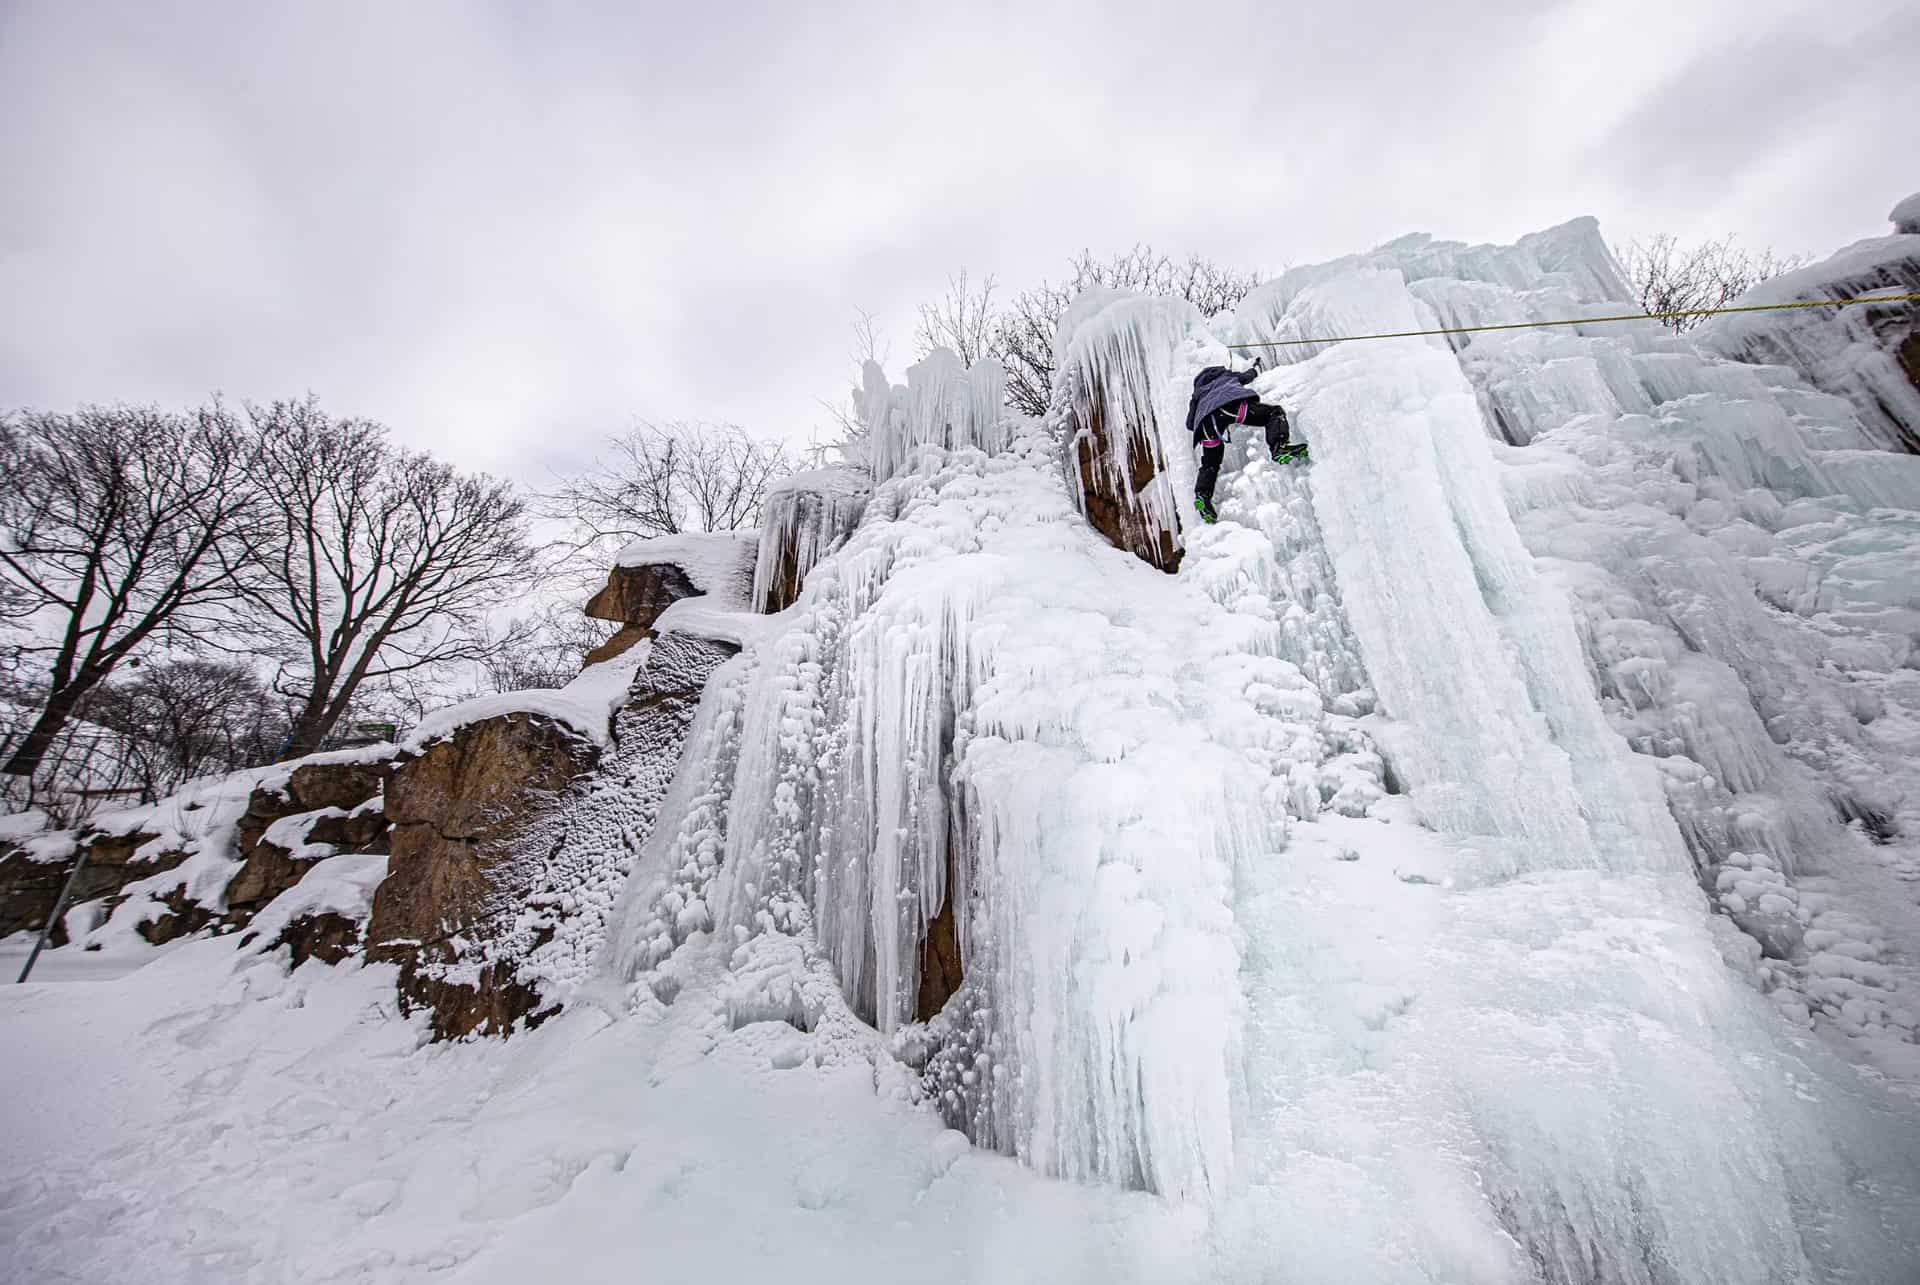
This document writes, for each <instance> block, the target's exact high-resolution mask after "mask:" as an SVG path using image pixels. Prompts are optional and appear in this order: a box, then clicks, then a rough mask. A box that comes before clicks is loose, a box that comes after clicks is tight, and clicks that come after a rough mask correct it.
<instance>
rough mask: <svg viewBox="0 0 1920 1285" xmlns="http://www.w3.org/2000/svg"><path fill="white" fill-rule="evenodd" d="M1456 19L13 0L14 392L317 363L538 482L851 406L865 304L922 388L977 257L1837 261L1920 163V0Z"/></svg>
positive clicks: (7, 183)
mask: <svg viewBox="0 0 1920 1285" xmlns="http://www.w3.org/2000/svg"><path fill="white" fill-rule="evenodd" d="M1456 8H1458V9H1461V10H1465V9H1466V8H1467V6H1453V5H1447V4H1434V3H1430V2H1429V0H1386V2H1377V3H1374V4H1357V3H1351V2H1349V0H1324V2H1323V3H1316V4H1313V5H1300V4H1294V3H1266V4H1255V5H1251V6H1248V7H1246V8H1238V7H1236V6H1235V5H1233V4H1228V3H1221V2H1219V0H1216V2H1214V3H1209V4H1206V5H1191V4H1180V5H1171V4H1169V5H1135V4H1124V5H1123V4H1099V5H1096V4H1074V5H1057V6H1052V7H1050V8H1049V7H1047V6H1043V5H1040V4H1012V5H1004V6H1002V5H993V4H982V3H953V2H952V0H946V2H945V3H942V4H939V5H933V6H925V7H921V6H916V5H911V4H905V3H884V4H876V5H872V6H857V5H853V4H845V3H842V4H813V5H808V4H795V3H783V4H782V3H776V4H764V5H763V4H758V3H754V2H753V0H728V2H727V3H724V4H722V3H711V2H710V3H684V2H683V3H676V4H673V5H670V6H668V5H651V4H646V3H612V2H605V3H554V4H538V5H535V4H506V3H501V4H482V3H478V2H477V0H476V2H470V3H459V4H450V5H445V6H440V5H434V4H427V3H415V2H413V0H406V2H398V0H395V2H391V3H388V2H383V3H368V4H353V3H326V4H319V3H315V4H296V3H290V2H289V3H281V2H279V0H275V2H274V3H254V2H251V0H249V2H247V3H232V4H216V3H210V2H203V3H163V2H161V0H138V2H135V3H127V4H112V3H107V2H105V0H55V2H52V3H45V4H35V3H18V2H16V0H0V175H4V182H3V183H0V190H3V191H4V198H3V199H0V406H19V405H35V406H44V407H53V408H65V407H69V406H71V405H72V404H74V403H76V402H78V401H82V400H94V401H114V400H129V401H159V402H161V403H163V404H171V405H181V406H184V405H190V404H192V403H195V402H197V401H199V400H202V399H203V398H205V397H206V396H207V395H209V394H211V393H213V392H216V391H218V392H223V393H225V394H227V395H228V396H229V397H234V398H242V397H244V398H270V397H275V396H297V395H300V394H302V393H304V392H307V391H309V390H310V391H312V392H314V393H317V394H318V395H319V396H320V397H321V399H322V400H323V402H324V403H325V405H326V406H327V407H328V408H329V409H330V410H332V411H334V412H336V413H340V414H353V415H364V416H370V417H373V418H377V419H380V420H382V421H384V422H386V423H388V424H390V425H392V426H393V428H394V429H395V430H396V432H397V433H399V434H400V435H401V437H402V438H403V439H405V440H407V441H409V442H411V443H414V444H417V445H421V446H425V447H429V448H431V449H434V450H436V451H441V452H444V453H447V454H450V455H451V456H453V457H454V458H456V459H458V460H459V461H461V462H462V463H464V464H467V465H469V466H473V467H481V468H486V469H489V470H492V471H495V472H501V473H509V474H513V475H515V476H518V477H521V478H523V479H525V480H527V481H529V482H533V483H536V484H537V483H539V482H540V481H542V480H543V478H544V474H545V470H546V469H547V468H548V467H549V466H551V465H554V464H556V463H562V462H564V461H565V460H567V459H568V458H569V457H571V456H577V455H578V453H580V452H582V451H584V450H587V449H590V447H591V444H592V442H593V441H594V440H595V439H596V438H597V437H598V436H599V435H601V434H603V433H605V432H608V431H613V430H617V429H619V428H620V427H622V426H624V425H625V424H627V423H630V422H631V421H632V420H633V419H635V418H638V417H654V418H673V417H686V418H710V419H723V420H733V421H736V422H739V423H741V424H744V425H746V426H747V427H749V428H751V429H754V430H755V431H758V432H762V433H768V434H781V435H789V436H793V437H796V438H801V439H804V438H805V437H806V436H807V434H808V432H809V430H811V429H814V428H816V427H819V426H822V425H824V424H825V423H826V418H827V417H826V415H825V413H824V412H823V411H822V410H821V409H820V407H819V404H818V403H819V401H820V400H821V399H835V400H838V399H841V398H842V396H843V394H844V392H845V390H846V389H847V388H848V387H849V386H850V385H851V384H852V382H853V378H854V370H853V367H852V362H851V358H850V356H849V353H850V351H851V349H852V336H851V327H852V323H853V321H854V318H855V310H856V308H865V309H868V310H871V311H873V312H875V313H876V314H878V316H879V318H880V320H881V323H882V325H883V327H884V328H885V330H886V332H887V333H888V335H889V336H890V338H891V340H892V353H893V358H894V360H893V362H892V367H893V370H892V373H893V374H894V375H895V376H896V377H898V375H899V369H900V367H901V366H902V365H904V363H905V360H906V359H907V358H909V357H910V356H911V350H912V339H911V332H912V323H913V313H914V305H915V304H916V303H917V302H919V301H921V300H923V299H927V298H930V297H932V296H934V295H937V294H938V293H939V292H940V290H941V288H942V286H943V283H944V281H945V278H946V276H947V274H948V273H950V272H951V271H953V270H955V269H957V268H961V267H966V268H968V269H971V270H972V271H973V272H974V273H975V274H976V275H978V274H981V273H987V272H991V273H994V274H996V275H997V276H998V278H999V279H1000V281H1001V282H1002V283H1003V284H1004V285H1005V286H1007V287H1009V288H1018V287H1019V286H1022V285H1025V284H1029V283H1031V282H1032V281H1034V280H1035V279H1037V278H1040V277H1042V276H1047V275H1058V273H1059V270H1060V268H1061V266H1062V264H1063V263H1064V261H1065V259H1066V258H1067V256H1069V255H1071V254H1072V253H1074V252H1075V251H1077V250H1079V249H1080V248H1081V247H1083V246H1085V247H1090V248H1092V249H1093V250H1095V251H1096V252H1109V251H1113V250H1119V249H1124V248H1126V247H1127V246H1130V245H1132V244H1133V243H1135V242H1139V241H1144V242H1149V243H1151V244H1153V245H1154V246H1156V247H1159V248H1162V249H1166V250H1170V251H1176V252H1182V253H1184V252H1186V251H1190V250H1191V251H1198V252H1200V253H1203V254H1206V255H1209V256H1212V257H1215V258H1218V259H1220V260H1223V261H1226V262H1228V263H1232V264H1236V265H1248V266H1253V267H1268V268H1271V267H1277V266H1279V265H1281V264H1284V263H1289V262H1291V263H1306V262H1312V261H1314V260H1317V259H1323V258H1329V257H1332V256H1334V255H1338V254H1342V253H1347V252H1350V251H1354V250H1359V249H1364V248H1366V247H1368V246H1370V245H1374V244H1377V243H1379V242H1381V241H1384V240H1387V239H1390V238H1392V237H1395V236H1398V235H1400V234H1402V233H1406V232H1410V231H1430V232H1433V233H1435V234H1436V235H1440V236H1445V237H1454V238H1463V239H1468V240H1511V239H1512V238H1513V237H1515V236H1517V235H1519V234H1521V233H1524V232H1528V231H1531V230H1534V229H1536V228H1539V227H1543V226H1547V225H1550V224H1553V223H1557V222H1560V221H1562V220H1564V219H1567V218H1570V217H1573V216H1575V215H1579V214H1594V215H1597V216H1598V217H1599V218H1600V220H1601V223H1602V226H1603V228H1604V229H1605V230H1606V231H1607V232H1608V234H1609V235H1610V236H1611V237H1612V238H1613V239H1614V240H1615V241H1616V242H1619V241H1624V240H1627V239H1631V238H1632V237H1634V236H1637V235H1645V234H1647V233H1651V232H1656V231H1663V230H1665V231H1672V232H1675V233H1678V234H1680V235H1682V236H1684V237H1694V236H1699V235H1703V234H1712V233H1720V232H1736V233H1738V234H1740V236H1741V238H1742V239H1743V240H1744V241H1746V242H1747V243H1750V244H1753V245H1771V246H1775V247H1777V248H1779V249H1782V250H1789V251H1792V250H1808V251H1817V252H1819V253H1821V254H1823V255H1824V254H1825V253H1826V252H1828V251H1830V250H1832V249H1834V248H1836V247H1838V246H1839V245H1841V244H1844V243H1846V242H1848V241H1851V240H1854V239H1857V238H1859V237H1862V236H1871V235H1880V234H1882V233H1884V232H1885V231H1887V225H1886V223H1885V221H1884V217H1883V216H1884V214H1885V212H1886V210H1887V209H1888V208H1889V207H1890V206H1891V205H1892V204H1893V202H1894V201H1895V200H1896V199H1898V198H1899V197H1901V196H1903V195H1905V194H1906V193H1907V192H1909V191H1912V190H1914V189H1915V188H1920V148H1917V147H1916V143H1915V135H1914V121H1915V120H1916V119H1917V118H1920V91H1916V80H1915V73H1914V56H1915V53H1916V51H1920V5H1914V4H1912V3H1911V2H1910V0H1886V2H1884V3H1883V2H1882V0H1816V2H1814V3H1789V2H1787V0H1599V2H1595V3H1588V2H1586V0H1581V2H1579V3H1574V2H1566V3H1557V4H1556V3H1546V2H1543V0H1480V3H1478V4H1476V5H1474V6H1472V11H1473V12H1474V13H1475V14H1476V15H1477V16H1476V18H1475V19H1474V20H1473V21H1472V22H1471V23H1469V22H1464V21H1462V20H1460V19H1457V18H1454V17H1450V16H1447V13H1446V11H1451V10H1454V9H1456ZM1043 9H1044V10H1045V12H1041V11H1042V10H1043Z"/></svg>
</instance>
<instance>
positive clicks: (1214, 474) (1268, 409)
mask: <svg viewBox="0 0 1920 1285" xmlns="http://www.w3.org/2000/svg"><path fill="white" fill-rule="evenodd" d="M1225 414H1226V415H1227V416H1228V417H1230V416H1231V414H1232V411H1231V410H1229V411H1227V412H1225ZM1238 424H1252V425H1255V426H1256V427H1259V428H1264V429H1265V430H1266V431H1267V454H1269V455H1272V454H1273V453H1274V452H1275V451H1278V450H1279V449H1280V448H1281V447H1282V446H1285V445H1286V444H1287V440H1288V437H1287V413H1286V412H1285V411H1283V410H1281V409H1280V408H1279V407H1278V406H1269V405H1267V404H1266V403H1265V402H1249V403H1247V417H1246V418H1245V419H1243V420H1240V421H1238ZM1227 426H1228V427H1237V424H1236V423H1234V422H1233V421H1232V420H1231V419H1230V418H1229V421H1228V425H1227ZM1212 431H1214V432H1218V431H1219V430H1218V429H1214V430H1212ZM1206 435H1207V434H1206V433H1205V432H1201V433H1196V434H1194V438H1195V440H1196V441H1198V440H1201V439H1203V438H1204V437H1205V436H1206ZM1226 456H1227V448H1226V445H1225V443H1224V442H1216V444H1215V445H1213V446H1202V447H1201V448H1200V475H1199V477H1197V478H1196V479H1195V480H1194V486H1193V493H1194V494H1195V495H1197V496H1199V497H1200V498H1201V499H1203V500H1205V501H1206V502H1207V503H1209V504H1211V503H1213V488H1214V484H1215V483H1217V482H1219V480H1220V462H1221V461H1222V460H1224V459H1225V458H1226Z"/></svg>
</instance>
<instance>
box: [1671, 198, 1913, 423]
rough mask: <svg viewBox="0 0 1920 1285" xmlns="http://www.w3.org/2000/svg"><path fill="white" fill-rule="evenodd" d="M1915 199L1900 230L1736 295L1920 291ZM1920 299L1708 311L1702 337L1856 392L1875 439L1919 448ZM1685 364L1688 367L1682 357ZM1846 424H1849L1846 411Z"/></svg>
mask: <svg viewBox="0 0 1920 1285" xmlns="http://www.w3.org/2000/svg"><path fill="white" fill-rule="evenodd" d="M1914 204H1915V201H1914V198H1912V197H1909V198H1908V199H1907V200H1906V201H1903V202H1902V203H1901V204H1900V205H1899V206H1897V207H1895V209H1894V211H1893V214H1892V216H1891V217H1892V218H1893V220H1894V222H1895V225H1896V228H1897V231H1896V232H1895V234H1894V235H1893V236H1884V237H1873V238H1870V239H1868V240H1865V241H1859V242H1856V243H1854V244H1853V245H1850V246H1848V247H1847V248H1845V249H1844V250H1841V251H1840V252H1839V253H1837V254H1835V255H1833V256H1831V257H1830V258H1827V259H1825V260H1823V261H1821V262H1819V263H1816V264H1812V265H1810V266H1808V267H1805V268H1801V269H1799V270H1798V271H1795V272H1789V273H1786V274H1784V275H1782V276H1779V277H1775V278H1774V279H1773V280H1771V281H1766V282H1763V283H1761V284H1760V285H1758V286H1755V287H1754V288H1753V289H1751V290H1749V291H1747V293H1745V294H1743V295H1741V296H1740V297H1739V298H1738V299H1736V300H1735V301H1734V302H1735V303H1737V304H1777V303H1794V302H1806V301H1813V300H1825V299H1861V298H1872V297H1874V296H1877V295H1913V294H1920V216H1917V215H1916V214H1915V211H1914V208H1913V207H1914ZM1903 212H1904V213H1905V214H1906V216H1907V220H1908V222H1906V223H1903V222H1902V218H1901V216H1902V213H1903ZM1917 309H1920V304H1915V303H1913V302H1911V301H1906V302H1897V303H1887V304H1853V305H1850V306H1848V307H1845V308H1797V309H1792V310H1788V311H1780V312H1753V313H1733V314H1730V315H1727V316H1722V317H1713V318H1710V319H1709V320H1708V321H1707V322H1706V323H1705V324H1704V325H1702V326H1701V327H1700V328H1699V330H1698V331H1697V332H1695V338H1696V339H1697V341H1698V342H1699V343H1700V344H1701V346H1703V347H1705V348H1707V349H1709V350H1710V351H1714V352H1718V353H1722V354H1725V355H1727V356H1729V357H1735V358H1738V359H1740V360H1742V361H1748V362H1762V363H1772V364H1776V365H1780V366H1787V367H1791V368H1792V369H1794V370H1796V371H1798V372H1799V373H1800V374H1801V375H1803V376H1804V377H1805V378H1806V379H1807V380H1808V381H1810V382H1811V383H1812V384H1813V385H1814V387H1816V388H1819V389H1821V390H1823V391H1825V392H1829V393H1835V394H1837V395H1839V396H1841V397H1845V398H1846V399H1847V400H1848V401H1850V402H1852V403H1853V410H1854V413H1855V414H1856V415H1857V416H1858V417H1859V423H1860V426H1861V427H1863V428H1865V429H1866V431H1867V434H1868V436H1869V440H1870V443H1871V444H1872V445H1876V446H1891V447H1893V448H1895V449H1898V450H1905V451H1908V452H1912V453H1914V454H1920V325H1916V324H1915V321H1914V318H1915V316H1916V310H1917ZM1680 364H1681V365H1682V366H1683V367H1684V364H1685V363H1684V360H1682V361H1681V363H1680ZM1825 418H1828V419H1831V418H1833V417H1831V416H1827V417H1825ZM1841 425H1842V426H1843V427H1848V428H1850V427H1851V425H1847V424H1846V423H1845V420H1844V419H1842V420H1841Z"/></svg>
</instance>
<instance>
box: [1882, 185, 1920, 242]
mask: <svg viewBox="0 0 1920 1285" xmlns="http://www.w3.org/2000/svg"><path fill="white" fill-rule="evenodd" d="M1887 219H1888V220H1889V221H1890V222H1891V223H1892V224H1893V230H1894V231H1895V232H1903V233H1907V234H1909V235H1912V234H1916V233H1920V192H1915V193H1914V194H1913V195H1912V196H1909V197H1907V198H1906V199H1905V200H1903V201H1900V202H1898V203H1897V204H1895V205H1894V207H1893V208H1892V209H1891V210H1889V211H1887Z"/></svg>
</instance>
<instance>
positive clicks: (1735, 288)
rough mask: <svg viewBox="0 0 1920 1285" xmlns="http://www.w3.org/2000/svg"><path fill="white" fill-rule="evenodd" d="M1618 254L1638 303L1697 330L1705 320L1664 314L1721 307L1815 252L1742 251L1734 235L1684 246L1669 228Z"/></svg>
mask: <svg viewBox="0 0 1920 1285" xmlns="http://www.w3.org/2000/svg"><path fill="white" fill-rule="evenodd" d="M1614 255H1615V257H1616V258H1618V259H1619V260H1620V266H1621V268H1622V270H1623V271H1624V272H1625V273H1626V278H1627V285H1628V286H1629V287H1630V288H1631V289H1632V290H1633V292H1634V295H1635V297H1637V298H1638V299H1639V300H1640V306H1641V307H1642V308H1645V309H1646V310H1647V312H1648V313H1649V314H1650V315H1653V316H1660V317H1661V320H1662V321H1663V322H1664V323H1665V324H1666V325H1667V327H1668V328H1669V329H1671V330H1672V331H1673V332H1674V333H1675V334H1682V333H1685V332H1686V331H1688V330H1691V329H1693V328H1694V327H1695V326H1697V325H1699V324H1700V323H1701V322H1702V321H1704V320H1706V318H1704V317H1697V316H1695V317H1684V316H1671V315H1667V316H1662V314H1672V313H1681V312H1693V311H1698V310H1700V309H1703V308H1718V307H1721V306H1723V305H1725V304H1727V303H1730V302H1732V301H1733V300H1734V299H1736V298H1738V297H1739V296H1740V295H1743V294H1745V293H1746V292H1747V291H1748V290H1749V289H1751V288H1752V287H1754V286H1756V285H1758V284H1759V283H1760V282H1762V281H1766V280H1768V279H1770V278H1772V277H1777V276H1779V275H1780V274H1781V273H1783V272H1791V271H1792V270H1793V269H1795V268H1798V267H1801V266H1803V265H1805V264H1807V263H1809V262H1811V256H1809V255H1804V254H1784V255H1783V254H1778V253H1776V252H1775V251H1773V250H1747V249H1743V248H1741V247H1739V246H1736V245H1735V244H1734V243H1733V237H1731V236H1723V237H1721V238H1719V239H1718V240H1707V241H1702V242H1700V243H1699V244H1698V245H1682V244H1680V242H1679V240H1678V239H1677V238H1676V237H1674V236H1672V235H1671V234H1669V233H1665V232H1663V233H1661V234H1660V235H1658V236H1656V237H1653V238H1652V239H1650V240H1647V241H1635V242H1633V243H1632V244H1631V245H1629V246H1627V247H1626V249H1624V250H1621V249H1615V251H1614Z"/></svg>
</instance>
